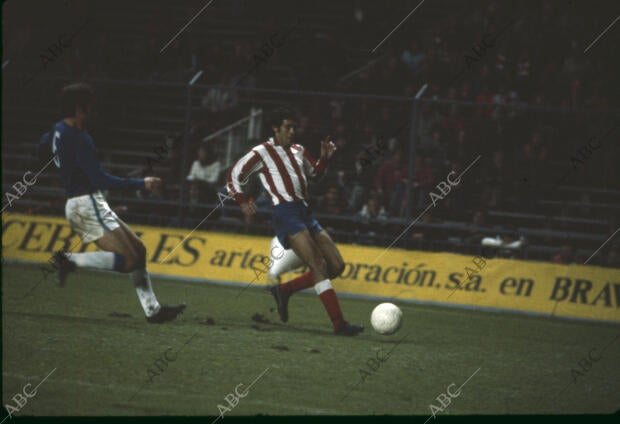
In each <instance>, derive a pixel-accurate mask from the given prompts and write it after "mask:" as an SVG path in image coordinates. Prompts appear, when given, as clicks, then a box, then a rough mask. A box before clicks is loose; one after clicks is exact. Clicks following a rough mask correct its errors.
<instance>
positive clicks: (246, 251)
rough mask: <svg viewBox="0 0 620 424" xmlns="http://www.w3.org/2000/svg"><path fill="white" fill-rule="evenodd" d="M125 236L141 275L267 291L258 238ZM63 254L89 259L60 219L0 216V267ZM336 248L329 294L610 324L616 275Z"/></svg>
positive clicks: (166, 233) (183, 232) (618, 298)
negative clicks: (340, 267)
mask: <svg viewBox="0 0 620 424" xmlns="http://www.w3.org/2000/svg"><path fill="white" fill-rule="evenodd" d="M132 228H133V229H134V231H136V232H137V233H138V235H140V237H141V238H142V240H143V242H144V244H145V245H146V248H147V255H148V269H149V271H150V272H151V273H154V274H161V275H167V276H172V277H184V278H191V279H194V280H204V282H205V283H209V282H213V281H222V282H230V283H239V284H243V285H247V284H248V283H250V282H253V285H265V284H267V282H266V276H267V266H268V262H269V248H270V239H269V238H267V237H254V236H242V235H234V234H221V233H210V232H203V231H194V232H192V233H191V234H190V231H189V230H187V229H176V228H174V229H173V228H160V227H147V226H141V225H135V226H132ZM188 235H189V236H188ZM63 247H64V248H66V249H71V250H72V251H73V252H84V251H92V250H96V246H95V245H94V243H91V244H89V245H82V244H81V242H79V238H78V236H77V235H76V234H75V233H73V232H72V231H71V229H70V228H69V225H68V223H67V222H66V221H65V220H64V219H60V218H55V217H47V216H29V215H18V214H3V216H2V251H3V257H4V258H5V259H18V260H24V261H31V262H47V261H48V260H49V259H50V257H51V255H52V253H53V252H54V251H56V250H59V249H61V248H63ZM339 248H340V251H341V253H342V256H343V257H344V259H345V262H346V267H345V270H344V272H343V274H342V276H341V277H340V278H337V279H335V280H334V283H333V284H334V287H335V288H336V290H337V291H338V292H339V293H347V294H351V295H363V296H370V297H378V298H392V299H395V300H403V301H417V302H428V303H434V304H439V305H441V304H444V305H446V306H448V305H449V306H460V307H467V308H474V309H476V308H480V309H488V308H492V309H497V310H506V311H515V312H526V313H534V314H539V315H554V316H560V317H567V318H578V319H592V320H600V321H609V322H614V323H620V270H618V269H611V268H602V267H597V266H584V265H556V264H548V263H540V262H526V261H520V260H507V259H484V258H480V257H471V256H466V255H458V254H450V253H429V252H419V251H409V250H403V249H395V248H392V249H389V250H388V251H385V249H382V248H374V247H367V246H353V245H345V244H340V245H339ZM297 272H301V271H297Z"/></svg>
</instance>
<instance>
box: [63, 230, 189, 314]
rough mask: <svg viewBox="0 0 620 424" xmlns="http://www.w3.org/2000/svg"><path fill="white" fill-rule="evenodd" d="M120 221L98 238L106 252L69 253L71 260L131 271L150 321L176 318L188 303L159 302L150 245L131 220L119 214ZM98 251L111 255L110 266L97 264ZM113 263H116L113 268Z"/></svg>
mask: <svg viewBox="0 0 620 424" xmlns="http://www.w3.org/2000/svg"><path fill="white" fill-rule="evenodd" d="M116 222H117V223H118V224H119V225H120V226H119V227H118V228H116V229H114V230H112V231H108V232H106V233H105V234H104V235H103V236H102V237H100V238H99V239H97V240H95V244H96V245H97V247H99V249H101V250H102V252H88V253H74V254H69V255H68V256H67V260H68V261H69V262H71V263H73V264H74V265H76V266H78V267H89V268H96V269H108V270H114V271H117V272H123V273H129V274H130V275H131V279H132V281H133V283H134V287H135V288H136V292H137V294H138V298H139V300H140V303H141V305H142V308H143V309H144V313H145V315H146V317H147V321H148V322H150V323H162V322H166V321H172V320H173V319H174V318H176V316H177V315H178V314H179V313H181V312H182V311H183V310H184V309H185V306H186V305H185V304H184V303H181V304H180V305H175V306H167V305H160V304H159V302H158V301H157V298H156V297H155V293H154V292H153V288H152V286H151V280H150V277H149V274H148V271H147V270H146V247H144V244H143V243H142V241H141V240H140V238H139V237H138V236H137V235H136V233H134V232H133V231H132V230H131V228H129V226H127V224H125V223H124V222H123V221H122V220H120V219H118V218H117V219H116ZM94 254H97V255H99V256H101V257H102V259H104V258H103V256H104V255H106V254H107V255H109V257H108V261H107V262H108V263H107V267H103V266H93V265H94V264H93V259H94V258H93V255H94ZM110 255H111V256H110ZM110 265H112V267H111V268H110Z"/></svg>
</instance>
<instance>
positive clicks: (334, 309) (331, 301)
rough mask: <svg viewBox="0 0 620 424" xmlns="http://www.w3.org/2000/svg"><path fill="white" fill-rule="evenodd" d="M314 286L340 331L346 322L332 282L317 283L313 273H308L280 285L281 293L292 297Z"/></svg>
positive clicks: (335, 326) (336, 328) (333, 322)
mask: <svg viewBox="0 0 620 424" xmlns="http://www.w3.org/2000/svg"><path fill="white" fill-rule="evenodd" d="M312 286H314V288H315V289H316V292H317V293H318V295H319V297H320V298H321V302H323V306H325V310H326V311H327V315H329V318H330V319H331V320H332V324H333V326H334V331H338V330H339V329H340V327H341V326H342V325H343V324H344V323H345V322H346V321H345V320H344V317H343V316H342V310H340V304H339V303H338V298H337V297H336V292H335V291H334V289H332V286H331V282H330V281H329V280H323V281H320V282H318V283H315V282H314V276H313V275H312V271H308V272H306V273H304V274H302V275H300V276H299V277H297V278H295V279H293V280H291V281H289V282H287V283H283V284H280V292H282V294H284V295H288V296H290V295H292V294H293V293H295V292H298V291H300V290H303V289H307V288H309V287H312Z"/></svg>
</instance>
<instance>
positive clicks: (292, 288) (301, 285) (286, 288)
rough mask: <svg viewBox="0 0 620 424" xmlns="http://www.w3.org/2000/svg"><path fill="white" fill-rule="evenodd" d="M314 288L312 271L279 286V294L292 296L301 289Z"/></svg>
mask: <svg viewBox="0 0 620 424" xmlns="http://www.w3.org/2000/svg"><path fill="white" fill-rule="evenodd" d="M312 286H314V276H313V275H312V271H308V272H306V273H305V274H301V275H300V276H299V277H297V278H294V279H292V280H291V281H289V282H288V283H282V284H280V292H282V293H283V294H285V295H289V296H290V295H292V294H293V293H295V292H298V291H300V290H303V289H307V288H309V287H312Z"/></svg>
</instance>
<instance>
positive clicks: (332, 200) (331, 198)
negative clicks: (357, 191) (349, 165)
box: [317, 184, 345, 215]
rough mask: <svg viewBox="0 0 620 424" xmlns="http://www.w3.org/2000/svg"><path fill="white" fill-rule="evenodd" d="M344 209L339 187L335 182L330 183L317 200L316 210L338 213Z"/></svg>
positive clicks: (332, 213)
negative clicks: (318, 200)
mask: <svg viewBox="0 0 620 424" xmlns="http://www.w3.org/2000/svg"><path fill="white" fill-rule="evenodd" d="M344 211H345V205H344V201H343V200H342V194H341V192H340V187H338V185H337V184H330V185H329V186H328V187H327V191H326V192H325V194H324V195H323V198H322V199H321V201H320V202H319V207H318V208H317V212H319V213H326V214H331V215H340V214H342V213H343V212H344Z"/></svg>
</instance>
